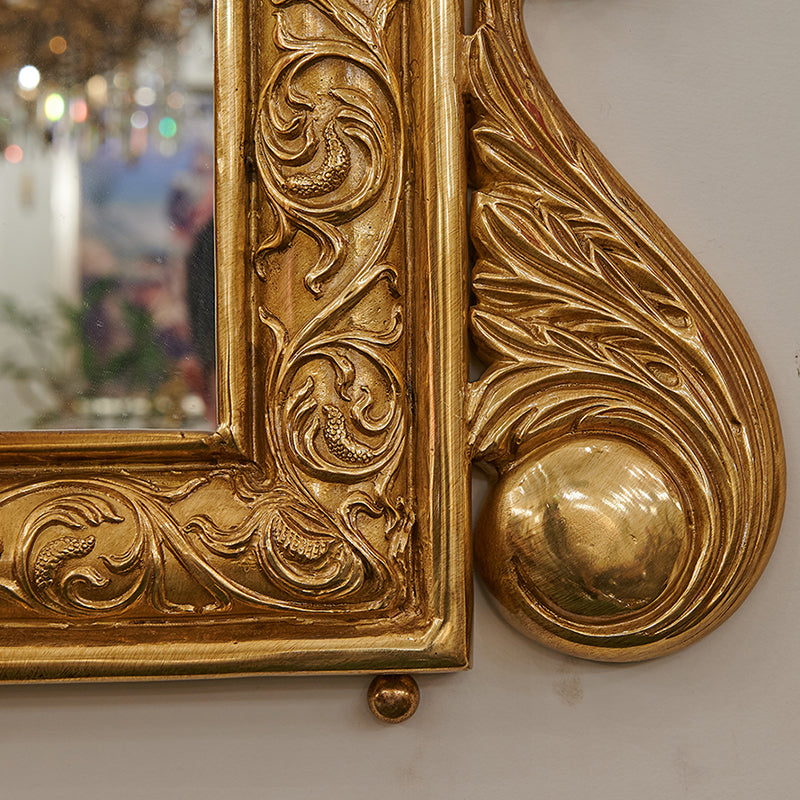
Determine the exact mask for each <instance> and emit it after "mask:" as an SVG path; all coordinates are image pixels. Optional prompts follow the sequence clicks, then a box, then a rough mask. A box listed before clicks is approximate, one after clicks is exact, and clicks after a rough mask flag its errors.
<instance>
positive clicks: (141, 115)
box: [131, 110, 150, 130]
mask: <svg viewBox="0 0 800 800" xmlns="http://www.w3.org/2000/svg"><path fill="white" fill-rule="evenodd" d="M149 121H150V118H149V117H148V116H147V113H146V112H144V111H141V110H139V111H134V112H133V114H131V125H133V127H134V128H136V129H137V130H142V128H146V127H147V123H148V122H149Z"/></svg>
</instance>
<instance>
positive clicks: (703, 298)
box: [468, 0, 785, 661]
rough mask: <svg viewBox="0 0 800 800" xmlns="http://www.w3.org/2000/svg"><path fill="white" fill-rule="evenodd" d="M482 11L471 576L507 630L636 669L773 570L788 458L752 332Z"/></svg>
mask: <svg viewBox="0 0 800 800" xmlns="http://www.w3.org/2000/svg"><path fill="white" fill-rule="evenodd" d="M520 3H521V0H482V2H481V3H480V7H479V10H478V14H477V19H478V23H479V27H478V29H477V32H476V33H475V35H474V36H473V37H472V39H471V46H470V51H469V80H470V92H471V102H472V109H473V112H474V124H473V126H472V129H471V148H472V162H473V167H472V176H471V178H472V181H473V184H474V185H475V187H476V192H475V195H474V199H473V210H472V221H471V227H472V238H473V242H474V245H475V248H476V251H477V255H478V261H477V264H476V266H475V269H474V273H473V279H472V288H473V291H474V295H475V299H476V302H475V305H474V307H473V308H472V311H471V330H472V334H473V337H474V340H475V342H476V344H477V346H478V349H479V352H480V354H481V356H482V358H483V359H484V360H485V362H486V363H487V364H488V366H487V368H486V371H485V372H484V374H483V375H482V377H481V378H480V379H479V380H478V381H477V382H476V383H474V384H473V385H472V386H471V390H470V393H469V399H468V420H469V425H470V447H471V455H472V457H473V459H475V460H478V461H481V462H484V463H487V464H489V465H492V466H494V467H495V468H496V469H497V470H498V472H499V473H500V480H499V481H498V483H497V485H496V486H495V487H494V488H493V490H492V493H491V495H490V498H489V500H488V502H487V505H486V507H485V508H484V510H483V513H482V516H481V521H480V522H479V525H478V530H477V533H476V560H477V566H478V569H479V571H480V572H481V573H482V575H483V577H484V579H485V581H486V583H487V584H488V586H489V589H490V590H491V591H492V593H493V594H494V595H495V597H496V599H497V600H498V602H499V604H500V607H501V611H502V613H503V614H504V615H505V616H506V617H507V618H508V619H509V620H510V621H511V622H512V624H514V625H515V626H517V627H518V628H520V629H521V630H523V631H524V632H526V633H527V634H528V635H530V636H532V637H533V638H535V639H537V640H539V641H542V642H544V643H546V644H549V645H550V646H553V647H556V648H558V649H561V650H563V651H566V652H568V653H572V654H574V655H578V656H583V657H587V658H594V659H599V660H615V661H624V660H637V659H643V658H650V657H653V656H657V655H662V654H664V653H667V652H670V651H673V650H675V649H677V648H679V647H682V646H684V645H686V644H688V643H690V642H691V641H693V640H695V639H697V638H699V637H700V636H702V635H704V634H705V633H707V632H709V631H710V630H712V629H713V628H715V627H716V626H717V625H719V624H720V623H721V622H723V621H724V620H725V619H727V617H729V616H730V614H732V613H733V611H734V610H735V609H736V608H737V607H738V606H739V604H740V603H741V602H742V601H743V599H744V598H745V596H746V595H747V593H748V592H749V590H750V589H751V588H752V586H753V584H754V583H755V581H756V580H757V579H758V577H759V576H760V574H761V572H762V571H763V569H764V566H765V564H766V562H767V559H768V558H769V555H770V553H771V551H772V548H773V546H774V543H775V538H776V536H777V531H778V526H779V523H780V519H781V515H782V509H783V500H784V491H785V478H784V460H783V445H782V440H781V435H780V427H779V422H778V417H777V412H776V408H775V404H774V400H773V398H772V395H771V391H770V388H769V384H768V382H767V379H766V376H765V374H764V371H763V368H762V366H761V364H760V362H759V359H758V356H757V354H756V353H755V351H754V349H753V346H752V344H751V342H750V340H749V339H748V337H747V334H746V333H745V331H744V330H743V328H742V325H741V323H740V322H739V320H738V319H737V317H736V316H735V314H734V312H733V311H732V310H731V308H730V306H729V305H728V303H727V301H726V300H725V298H724V297H723V296H722V295H721V294H720V292H719V291H718V290H717V289H716V287H714V286H713V284H712V282H711V280H710V279H709V278H708V276H707V275H706V273H705V272H704V271H703V269H702V267H700V265H699V264H697V262H696V261H695V260H694V258H693V257H692V256H691V255H690V254H689V253H688V252H687V251H686V250H685V248H684V247H683V246H682V245H681V244H680V243H679V242H678V241H677V240H676V239H675V237H674V235H673V234H672V233H671V232H670V231H669V230H668V229H667V228H666V226H665V225H664V224H663V223H662V222H661V221H660V220H659V219H658V218H657V217H656V216H655V214H653V212H652V211H650V210H649V209H648V208H647V207H646V206H645V205H644V203H643V202H642V201H641V200H640V199H639V198H638V197H637V196H636V195H635V194H634V193H633V191H632V190H631V189H630V187H629V186H628V185H627V184H626V183H625V182H624V181H623V180H622V178H621V177H620V176H619V175H618V173H617V172H616V171H615V170H614V168H613V167H612V166H611V165H610V164H609V163H608V162H607V161H606V160H605V159H604V158H603V156H602V155H601V154H600V153H599V152H598V150H597V149H596V148H595V147H594V145H593V144H592V143H591V142H590V141H589V139H588V138H587V137H586V135H585V134H584V133H583V132H582V131H581V130H580V128H578V126H577V125H576V124H575V122H574V121H573V120H572V119H571V118H570V116H569V115H568V114H567V112H566V111H565V110H564V108H563V107H562V105H561V103H560V102H559V101H558V99H557V98H556V96H555V94H554V92H553V90H552V89H551V87H550V86H549V84H548V82H547V80H546V78H545V77H544V75H543V74H542V72H541V69H540V68H539V66H538V64H537V63H536V60H535V58H534V57H533V55H532V53H531V52H530V49H529V46H528V42H527V39H526V37H525V33H524V30H523V27H522V24H521V21H520V10H521V9H520Z"/></svg>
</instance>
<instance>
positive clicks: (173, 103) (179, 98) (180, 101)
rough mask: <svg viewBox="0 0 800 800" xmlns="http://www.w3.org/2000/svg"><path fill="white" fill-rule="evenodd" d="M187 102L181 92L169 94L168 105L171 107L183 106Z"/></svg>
mask: <svg viewBox="0 0 800 800" xmlns="http://www.w3.org/2000/svg"><path fill="white" fill-rule="evenodd" d="M185 102H186V98H185V97H184V96H183V94H181V92H177V91H175V92H170V93H169V96H168V97H167V105H168V106H169V107H170V108H175V109H178V108H183V106H184V103H185Z"/></svg>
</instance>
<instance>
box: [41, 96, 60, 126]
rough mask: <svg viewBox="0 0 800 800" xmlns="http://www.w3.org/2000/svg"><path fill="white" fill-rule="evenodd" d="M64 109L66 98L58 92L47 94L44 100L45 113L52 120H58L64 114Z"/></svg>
mask: <svg viewBox="0 0 800 800" xmlns="http://www.w3.org/2000/svg"><path fill="white" fill-rule="evenodd" d="M64 109H65V105H64V98H63V97H62V96H61V95H60V94H58V92H53V93H52V94H49V95H47V99H46V100H45V101H44V115H45V116H46V117H47V119H49V120H50V122H58V121H59V120H60V119H61V117H63V116H64Z"/></svg>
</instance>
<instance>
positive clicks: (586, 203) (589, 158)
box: [0, 0, 784, 719]
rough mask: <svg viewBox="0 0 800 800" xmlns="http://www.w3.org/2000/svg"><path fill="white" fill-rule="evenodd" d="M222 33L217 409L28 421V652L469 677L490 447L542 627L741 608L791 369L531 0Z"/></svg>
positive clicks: (238, 10) (610, 648) (660, 628)
mask: <svg viewBox="0 0 800 800" xmlns="http://www.w3.org/2000/svg"><path fill="white" fill-rule="evenodd" d="M216 42H217V51H216V52H217V58H216V109H217V110H216V115H217V134H216V162H217V178H216V180H217V183H216V186H217V191H216V218H215V220H216V236H217V295H218V298H217V299H218V308H217V312H218V313H217V317H218V323H217V324H218V375H219V418H220V425H219V428H218V430H217V431H216V432H215V433H213V434H199V433H193V432H192V433H190V432H154V431H118V432H113V433H108V432H86V431H83V432H66V431H64V432H26V433H2V434H0V480H2V486H0V521H1V522H2V545H3V551H2V558H0V589H1V590H2V591H1V592H0V595H1V597H0V619H1V620H2V622H1V623H0V637H2V638H1V641H0V677H2V678H3V679H5V680H22V679H48V680H50V679H55V680H63V679H77V678H141V677H189V676H200V675H230V674H242V673H254V674H264V673H277V672H280V673H287V672H327V671H330V672H377V673H395V674H400V673H408V672H414V671H430V670H456V669H462V668H465V667H467V666H468V661H469V646H470V620H471V582H472V561H473V555H472V553H473V547H472V542H471V535H470V530H469V518H470V494H469V486H468V479H469V467H470V462H471V461H476V462H480V463H483V464H485V465H488V466H489V467H490V468H491V469H493V470H494V471H496V473H497V474H498V480H497V482H496V484H495V486H494V488H493V489H492V492H491V495H490V498H489V500H488V502H487V504H486V507H485V508H484V510H483V513H482V515H481V519H480V522H479V525H478V529H477V531H476V541H475V548H474V552H475V561H476V564H477V567H478V569H479V571H480V572H481V574H482V576H483V578H484V580H485V581H486V583H487V585H488V587H489V589H490V591H491V592H492V593H493V595H494V596H495V597H496V599H497V601H498V605H499V607H500V609H501V611H502V612H503V614H504V615H505V616H507V617H508V618H509V619H510V620H511V621H512V623H513V624H515V625H516V626H517V627H519V628H520V629H521V630H523V631H524V632H526V633H528V634H529V635H531V636H533V637H534V638H536V639H538V640H540V641H542V642H544V643H546V644H548V645H551V646H554V647H557V648H559V649H561V650H564V651H566V652H568V653H572V654H574V655H578V656H583V657H588V658H596V659H604V660H612V661H613V660H617V661H620V660H636V659H642V658H650V657H653V656H657V655H661V654H664V653H667V652H671V651H673V650H675V649H677V648H679V647H682V646H684V645H686V644H688V643H690V642H691V641H693V640H694V639H697V638H698V637H700V636H702V635H704V634H705V633H707V632H708V631H710V630H711V629H713V628H714V627H716V626H717V625H719V624H720V623H721V622H722V621H723V620H725V619H726V618H727V617H728V616H729V615H730V614H731V613H732V612H733V611H734V610H735V609H736V608H737V607H738V605H739V604H740V603H741V602H742V600H743V599H744V597H745V596H746V594H747V592H748V591H749V589H750V588H751V587H752V585H753V584H754V582H755V581H756V580H757V578H758V577H759V575H760V573H761V571H762V570H763V568H764V566H765V563H766V561H767V559H768V557H769V555H770V553H771V550H772V547H773V545H774V542H775V537H776V535H777V530H778V525H779V521H780V517H781V512H782V504H783V496H784V476H783V454H782V443H781V437H780V430H779V423H778V419H777V414H776V410H775V405H774V402H773V399H772V396H771V393H770V389H769V385H768V383H767V380H766V377H765V375H764V372H763V369H762V367H761V365H760V363H759V360H758V357H757V355H756V354H755V352H754V350H753V347H752V345H751V343H750V341H749V339H748V337H747V335H746V333H745V332H744V330H743V329H742V326H741V324H740V323H739V321H738V319H737V318H736V316H735V314H734V313H733V311H732V310H731V309H730V307H729V305H728V304H727V302H726V300H725V299H724V298H723V297H722V296H721V294H720V293H719V292H718V291H717V290H716V288H715V287H714V286H713V284H712V283H711V281H710V279H709V278H708V276H707V275H706V274H705V273H704V272H703V270H702V268H701V267H700V266H699V265H698V264H697V263H696V261H695V260H694V259H693V258H692V256H691V255H690V254H689V253H688V252H687V251H686V250H685V249H684V248H683V247H682V246H681V245H680V243H678V242H677V241H676V240H675V238H674V236H673V235H672V234H671V233H670V232H669V230H667V228H666V227H665V226H664V224H663V223H662V222H660V221H659V220H658V218H657V217H656V216H655V215H654V214H653V213H652V212H651V211H650V210H649V209H648V208H647V206H645V205H644V203H643V202H642V201H641V200H640V199H639V198H638V197H637V196H636V195H635V194H634V193H633V191H632V190H631V189H630V188H629V187H628V186H627V184H625V182H624V181H623V180H622V178H621V177H620V176H619V175H618V174H617V173H616V172H615V170H614V169H613V167H611V166H610V164H609V163H608V162H607V161H606V160H605V159H604V158H603V157H602V155H601V154H600V153H599V152H598V151H597V150H596V148H595V147H594V146H593V145H592V143H591V142H590V141H589V140H588V139H587V137H586V136H585V134H583V133H582V131H581V130H580V129H579V128H578V127H577V125H576V124H575V123H574V122H573V121H572V119H571V118H570V117H569V116H568V114H567V113H566V112H565V110H564V109H563V107H562V106H561V104H560V103H559V101H558V99H557V98H556V97H555V95H554V93H553V92H552V90H551V88H550V87H549V85H548V83H547V81H546V79H545V78H544V76H543V75H542V73H541V71H540V69H539V67H538V65H537V64H536V62H535V60H534V58H533V56H532V55H531V53H530V51H529V48H528V44H527V41H526V38H525V35H524V32H523V29H522V25H521V23H520V5H519V0H481V2H480V4H479V6H478V9H477V12H476V26H475V33H474V34H472V35H471V36H464V34H463V33H462V23H461V4H460V3H459V2H458V0H424V1H423V2H420V3H410V2H405V1H404V0H398V2H394V0H264V1H263V2H248V1H247V0H219V2H218V4H217V9H216ZM468 181H469V184H470V185H471V188H473V190H474V192H473V197H472V209H471V212H470V225H471V238H472V243H473V246H474V251H475V254H476V256H477V260H476V262H475V265H474V268H473V270H472V273H471V277H470V273H469V269H468V234H467V221H468V211H467V199H466V198H467V189H468ZM470 331H471V335H472V337H473V341H474V343H475V345H476V346H477V350H478V352H479V354H480V356H481V358H482V360H483V361H484V363H485V365H486V368H485V371H484V373H483V374H482V376H481V377H480V378H479V379H478V380H477V381H476V382H474V383H469V382H468V379H467V362H468V347H469V342H468V335H469V332H470ZM413 694H414V689H413V684H412V683H410V682H409V681H408V679H406V678H398V679H397V680H394V681H392V680H390V679H387V680H384V681H383V682H382V683H381V682H380V681H379V682H378V683H377V684H375V686H374V688H373V690H372V693H371V703H372V705H373V707H375V709H376V711H377V713H379V715H381V716H383V717H384V718H387V719H389V718H395V719H399V718H403V717H405V716H407V714H408V713H409V712H410V711H412V710H413Z"/></svg>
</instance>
